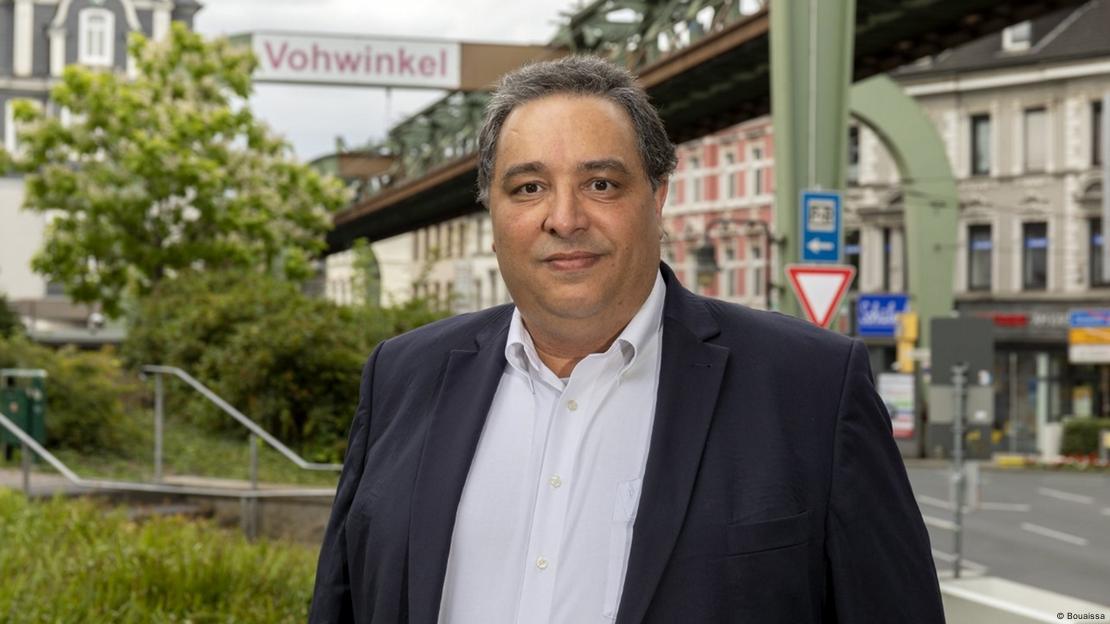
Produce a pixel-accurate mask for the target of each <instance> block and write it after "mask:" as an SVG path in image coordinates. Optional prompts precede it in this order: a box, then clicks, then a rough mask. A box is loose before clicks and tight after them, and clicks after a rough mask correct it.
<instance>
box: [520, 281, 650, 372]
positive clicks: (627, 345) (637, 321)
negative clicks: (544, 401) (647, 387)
mask: <svg viewBox="0 0 1110 624" xmlns="http://www.w3.org/2000/svg"><path fill="white" fill-rule="evenodd" d="M666 295H667V286H666V285H665V284H664V283H663V275H662V273H660V272H658V271H656V273H655V284H654V285H653V286H652V288H651V292H650V293H649V294H648V297H647V299H645V300H644V303H643V304H642V305H641V306H640V309H639V310H638V311H637V312H636V314H635V316H633V317H632V320H631V321H629V322H628V325H625V327H624V330H623V331H621V333H620V335H619V336H617V339H616V340H614V341H613V345H612V346H611V347H610V348H609V350H610V351H612V350H613V349H620V352H621V356H622V357H623V358H624V366H623V367H622V368H621V372H622V373H623V372H625V371H626V370H628V369H629V368H630V367H631V366H632V365H633V364H635V363H636V359H637V356H639V354H641V353H643V352H644V350H645V349H646V348H647V346H648V344H649V343H650V342H651V340H652V339H653V338H655V337H656V336H657V335H658V332H659V328H660V325H661V323H662V321H663V303H664V301H665V300H666ZM505 360H506V361H508V363H509V365H510V366H512V367H513V368H515V369H516V370H518V371H520V372H521V373H522V374H523V375H524V376H525V377H527V378H528V384H529V386H530V387H531V389H532V392H535V382H534V377H535V376H537V375H538V376H543V377H547V378H549V379H548V381H550V382H552V385H555V386H557V387H558V385H559V384H561V381H560V380H559V379H558V377H556V376H555V374H554V373H552V372H551V370H550V369H548V368H547V366H546V365H544V364H543V362H542V360H540V357H539V354H538V353H537V352H536V345H535V343H533V342H532V336H531V335H530V334H529V333H528V330H527V329H526V328H525V327H524V321H523V319H522V318H521V316H520V309H519V308H513V317H512V320H510V321H509V335H508V339H507V341H506V343H505Z"/></svg>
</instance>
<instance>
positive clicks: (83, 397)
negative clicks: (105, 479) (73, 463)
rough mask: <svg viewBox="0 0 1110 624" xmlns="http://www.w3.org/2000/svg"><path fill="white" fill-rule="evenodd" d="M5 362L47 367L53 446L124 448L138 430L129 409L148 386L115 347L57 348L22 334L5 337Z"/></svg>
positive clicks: (0, 347)
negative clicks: (124, 364) (132, 372)
mask: <svg viewBox="0 0 1110 624" xmlns="http://www.w3.org/2000/svg"><path fill="white" fill-rule="evenodd" d="M0 368H41V369H45V370H46V375H47V378H46V443H47V447H48V448H52V449H54V448H67V449H74V450H78V451H95V452H109V453H117V454H118V453H122V452H124V451H125V450H126V449H128V448H130V447H131V446H132V443H133V441H134V439H135V438H136V437H137V436H142V435H144V434H145V430H139V429H138V427H137V426H136V422H135V420H134V419H131V418H126V417H125V410H127V409H139V402H140V400H141V397H142V392H143V388H142V387H141V385H140V384H139V383H138V380H137V379H136V378H135V376H134V375H130V374H128V373H127V372H126V371H124V370H123V369H122V368H121V365H120V360H119V358H118V357H117V356H116V355H115V353H114V352H113V351H112V350H110V349H107V350H103V351H78V350H76V349H74V348H72V347H67V348H64V349H61V350H54V349H50V348H47V347H43V346H41V345H36V344H33V343H31V342H30V341H29V340H27V339H26V338H23V337H21V336H13V337H11V338H8V339H3V338H0Z"/></svg>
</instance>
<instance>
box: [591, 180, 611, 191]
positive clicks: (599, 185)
mask: <svg viewBox="0 0 1110 624" xmlns="http://www.w3.org/2000/svg"><path fill="white" fill-rule="evenodd" d="M590 188H592V189H593V190H595V191H600V192H604V191H608V190H611V189H612V188H613V183H612V182H610V181H609V180H594V181H593V182H590Z"/></svg>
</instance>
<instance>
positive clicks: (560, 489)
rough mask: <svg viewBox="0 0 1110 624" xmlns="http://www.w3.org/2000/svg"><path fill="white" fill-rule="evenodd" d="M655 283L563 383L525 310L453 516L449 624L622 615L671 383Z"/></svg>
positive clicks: (578, 623)
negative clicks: (665, 384)
mask: <svg viewBox="0 0 1110 624" xmlns="http://www.w3.org/2000/svg"><path fill="white" fill-rule="evenodd" d="M665 291H666V287H665V286H664V285H663V278H662V276H661V275H659V274H656V278H655V286H654V287H653V288H652V290H651V294H650V295H648V298H647V300H645V301H644V304H643V305H642V306H641V307H640V310H639V311H638V312H637V313H636V315H635V316H634V317H633V318H632V320H631V321H630V322H629V323H628V325H627V326H626V327H625V329H624V331H622V332H621V334H620V336H618V337H617V339H616V340H614V341H613V344H612V346H610V348H609V349H608V350H607V351H605V352H604V353H593V354H590V355H588V356H586V357H585V358H584V359H582V360H581V361H580V362H578V364H577V365H576V366H575V367H574V371H573V372H572V373H571V375H570V377H569V378H568V379H559V378H558V377H557V376H556V375H555V374H554V373H553V372H551V370H550V369H549V368H547V366H546V365H544V364H543V362H542V361H541V360H540V358H539V356H538V355H537V353H536V348H535V346H534V344H533V343H532V338H531V336H530V335H529V334H528V331H527V330H526V329H525V328H524V324H523V323H522V322H521V318H520V312H519V310H517V311H514V312H513V317H512V321H511V322H510V325H509V335H508V342H507V343H506V345H505V359H506V360H507V364H506V366H505V371H504V372H503V373H502V375H501V381H500V383H499V385H498V387H497V393H496V394H495V395H494V398H493V403H492V404H491V405H490V410H489V414H488V415H487V417H486V423H485V426H484V428H483V429H482V436H481V439H480V440H479V442H478V448H477V450H476V452H475V455H474V459H473V461H472V462H471V464H470V471H469V473H468V475H467V480H466V485H465V486H464V488H463V492H462V498H461V500H460V502H459V506H458V510H457V513H456V518H455V528H454V533H453V534H452V538H451V551H450V555H449V556H448V561H447V575H446V579H445V581H444V585H443V594H442V597H441V601H440V612H439V622H440V623H441V624H511V623H514V622H515V623H516V624H589V623H592V622H597V623H602V624H604V623H606V622H612V621H613V620H614V619H615V618H616V611H617V606H618V605H619V604H620V596H621V588H622V586H623V584H624V576H625V571H626V567H627V565H628V555H629V550H630V548H631V545H632V528H633V523H634V521H635V519H636V509H637V506H638V505H639V501H640V484H641V482H642V480H643V476H644V468H645V465H646V463H647V454H648V445H649V443H650V440H651V428H652V422H653V420H654V417H655V396H656V390H657V388H658V385H659V364H660V355H661V336H662V332H663V325H662V318H663V300H664V296H665Z"/></svg>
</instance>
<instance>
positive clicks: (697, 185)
mask: <svg viewBox="0 0 1110 624" xmlns="http://www.w3.org/2000/svg"><path fill="white" fill-rule="evenodd" d="M690 182H691V183H692V184H691V185H692V186H693V187H694V201H696V202H700V201H701V178H700V177H694V179H692V180H691V181H690Z"/></svg>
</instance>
